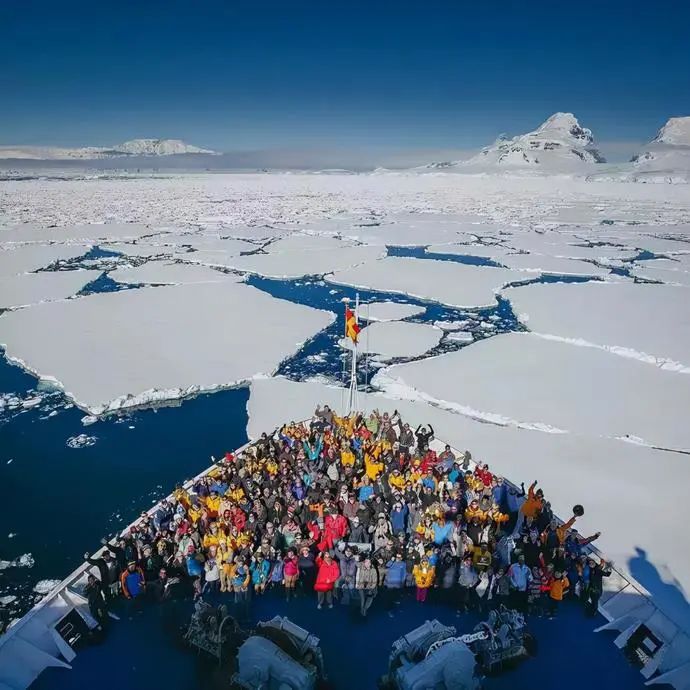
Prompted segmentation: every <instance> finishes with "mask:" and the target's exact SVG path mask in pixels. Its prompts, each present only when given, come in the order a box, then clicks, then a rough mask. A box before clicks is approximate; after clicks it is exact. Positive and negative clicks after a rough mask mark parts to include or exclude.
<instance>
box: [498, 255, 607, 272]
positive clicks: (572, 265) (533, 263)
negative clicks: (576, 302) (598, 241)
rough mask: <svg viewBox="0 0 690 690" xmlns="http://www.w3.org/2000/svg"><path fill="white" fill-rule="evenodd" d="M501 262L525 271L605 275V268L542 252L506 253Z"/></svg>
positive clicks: (508, 266)
mask: <svg viewBox="0 0 690 690" xmlns="http://www.w3.org/2000/svg"><path fill="white" fill-rule="evenodd" d="M501 263H502V264H503V265H504V266H506V267H507V268H513V269H515V270H517V271H525V272H527V273H548V274H555V275H579V276H607V275H609V271H608V269H606V268H601V267H600V266H595V265H594V264H592V263H589V262H587V261H580V260H579V259H564V258H562V257H558V256H546V255H544V254H506V255H505V256H503V257H501Z"/></svg>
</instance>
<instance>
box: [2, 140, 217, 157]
mask: <svg viewBox="0 0 690 690" xmlns="http://www.w3.org/2000/svg"><path fill="white" fill-rule="evenodd" d="M181 154H207V155H218V152H217V151H212V150H211V149H204V148H200V147H199V146H192V145H191V144H187V143H185V142H184V141H182V140H181V139H131V140H130V141H125V142H123V143H122V144H117V145H115V146H85V147H81V148H61V147H53V146H0V158H2V159H8V158H16V159H31V160H73V159H78V160H99V159H104V158H124V157H128V156H130V157H133V156H147V157H148V156H151V157H154V156H177V155H181Z"/></svg>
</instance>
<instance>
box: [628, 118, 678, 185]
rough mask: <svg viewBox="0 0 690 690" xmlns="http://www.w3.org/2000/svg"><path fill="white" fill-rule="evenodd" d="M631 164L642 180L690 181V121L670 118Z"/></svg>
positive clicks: (633, 158)
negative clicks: (643, 178)
mask: <svg viewBox="0 0 690 690" xmlns="http://www.w3.org/2000/svg"><path fill="white" fill-rule="evenodd" d="M631 163H632V164H633V166H634V169H635V174H636V175H637V176H639V177H642V176H644V177H645V178H649V179H652V178H654V179H659V180H668V181H677V182H683V181H688V180H690V117H672V118H670V119H669V120H668V122H667V123H666V124H665V125H664V126H663V127H662V128H661V129H660V130H659V131H658V132H657V134H656V136H655V137H654V139H652V140H651V141H650V142H649V144H647V145H646V146H645V147H644V149H643V150H642V151H640V153H637V154H635V155H634V156H633V157H632V159H631Z"/></svg>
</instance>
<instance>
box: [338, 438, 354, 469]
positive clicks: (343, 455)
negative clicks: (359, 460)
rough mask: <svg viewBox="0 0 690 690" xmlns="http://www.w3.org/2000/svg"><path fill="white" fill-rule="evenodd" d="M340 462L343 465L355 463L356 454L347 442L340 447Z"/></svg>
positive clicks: (349, 465) (350, 465)
mask: <svg viewBox="0 0 690 690" xmlns="http://www.w3.org/2000/svg"><path fill="white" fill-rule="evenodd" d="M340 463H341V464H342V465H343V467H352V466H353V465H354V464H355V454H354V453H353V452H352V450H351V449H350V446H349V445H348V444H347V443H345V442H343V445H342V446H341V448H340Z"/></svg>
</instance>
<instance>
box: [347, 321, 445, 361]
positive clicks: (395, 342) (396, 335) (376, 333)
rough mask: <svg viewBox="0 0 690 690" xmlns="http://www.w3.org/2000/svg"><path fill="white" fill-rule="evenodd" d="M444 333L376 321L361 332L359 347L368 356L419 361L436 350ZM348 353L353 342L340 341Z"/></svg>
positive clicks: (420, 326)
mask: <svg viewBox="0 0 690 690" xmlns="http://www.w3.org/2000/svg"><path fill="white" fill-rule="evenodd" d="M442 337H443V331H442V330H441V329H439V328H435V327H434V326H431V325H429V324H425V323H411V322H409V321H375V322H374V323H372V324H371V325H369V326H366V327H365V328H363V329H362V332H361V333H360V334H359V343H360V345H359V347H360V349H363V350H365V351H367V352H373V353H377V354H380V355H383V356H384V357H385V358H387V359H392V358H394V357H419V356H421V355H423V354H425V353H426V352H428V351H429V350H432V349H433V348H435V347H436V346H437V345H438V344H439V342H440V340H441V338H442ZM340 342H341V344H342V345H343V346H344V347H347V348H348V349H349V348H350V346H351V343H352V341H351V340H349V339H347V338H344V339H343V340H341V341H340Z"/></svg>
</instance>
